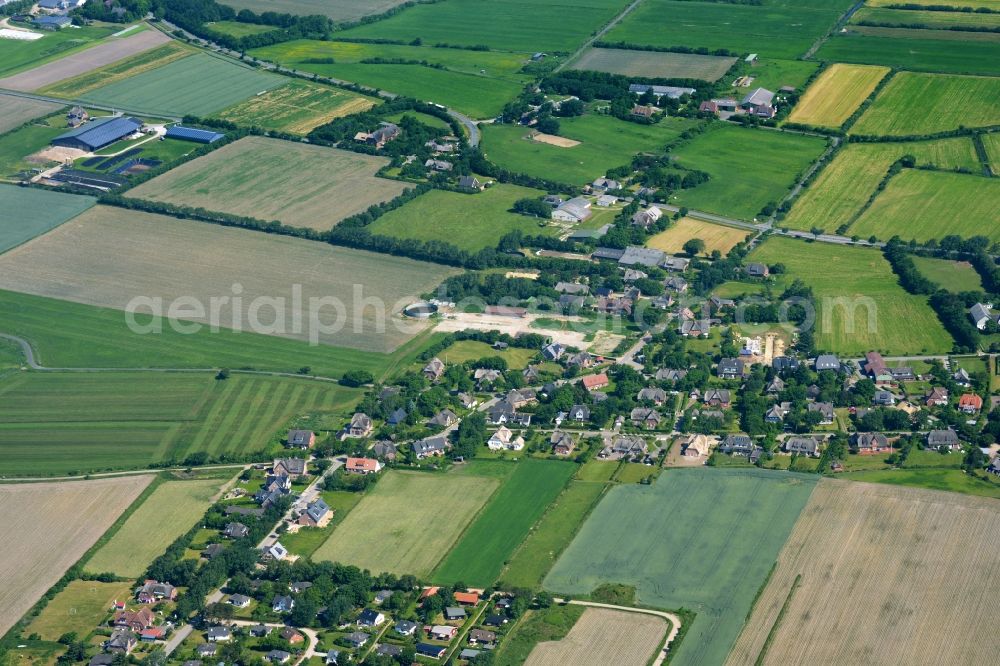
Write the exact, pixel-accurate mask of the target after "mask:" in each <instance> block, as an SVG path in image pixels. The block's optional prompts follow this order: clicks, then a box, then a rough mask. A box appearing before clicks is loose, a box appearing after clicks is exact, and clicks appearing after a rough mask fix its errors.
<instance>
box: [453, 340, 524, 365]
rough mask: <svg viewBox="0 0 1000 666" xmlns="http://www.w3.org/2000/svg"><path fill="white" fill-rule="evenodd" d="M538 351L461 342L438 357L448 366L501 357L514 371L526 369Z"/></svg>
mask: <svg viewBox="0 0 1000 666" xmlns="http://www.w3.org/2000/svg"><path fill="white" fill-rule="evenodd" d="M537 353H538V352H537V350H534V349H524V348H522V347H508V348H507V349H503V350H499V349H494V348H493V347H492V346H491V345H488V344H486V343H485V342H478V341H476V340H459V341H458V342H456V343H455V344H453V345H451V346H450V347H448V348H447V349H445V350H444V351H442V352H441V353H439V354H438V357H439V358H440V359H441V360H442V361H444V362H445V364H446V365H455V364H459V363H465V362H466V361H477V360H479V359H481V358H494V357H500V358H502V359H504V360H505V361H507V366H508V367H509V368H511V369H514V370H522V369H524V368H525V367H526V366H527V365H528V363H529V362H530V361H531V359H533V358H535V356H536V355H537Z"/></svg>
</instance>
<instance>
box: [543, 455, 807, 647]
mask: <svg viewBox="0 0 1000 666" xmlns="http://www.w3.org/2000/svg"><path fill="white" fill-rule="evenodd" d="M814 485H815V477H811V476H807V475H798V474H788V473H772V472H767V471H763V470H723V469H714V470H713V469H702V468H695V469H678V470H670V471H667V472H665V473H663V474H661V475H660V477H659V479H658V480H657V481H656V482H655V483H653V485H651V486H641V485H638V484H635V485H621V486H617V487H615V488H613V489H612V490H611V491H610V492H609V493H608V494H607V496H606V497H605V498H604V500H602V501H601V503H600V504H599V505H598V506H597V508H596V509H594V512H593V513H592V514H591V515H590V518H589V519H588V520H587V522H586V523H585V524H584V525H583V528H582V529H581V530H580V532H579V533H578V534H577V536H576V538H575V539H574V540H573V543H571V544H570V546H569V548H567V549H566V551H565V552H564V553H563V555H562V557H560V558H559V560H558V561H557V562H556V565H555V567H553V569H552V571H550V572H549V575H548V576H546V578H545V587H546V589H549V590H551V591H553V592H557V593H558V592H561V593H571V594H574V595H583V594H589V593H590V592H592V591H593V590H594V589H595V588H596V587H598V586H599V585H601V584H604V583H620V584H625V585H633V586H635V588H636V591H637V600H638V602H639V603H641V604H643V605H647V606H655V607H658V608H665V609H671V608H680V607H684V608H691V609H693V610H695V611H696V612H697V613H698V615H697V617H696V618H695V621H694V624H693V625H691V628H690V629H689V631H688V633H687V635H686V636H685V638H684V641H683V642H682V643H681V646H680V648H679V649H678V651H677V653H676V655H674V656H673V658H672V663H674V664H682V665H687V664H710V663H721V662H722V661H723V660H724V659H725V655H726V654H727V653H728V652H729V648H730V646H731V645H732V643H733V641H735V640H736V637H737V636H738V635H739V632H740V628H741V627H742V626H743V621H744V619H745V618H746V615H747V613H748V612H749V611H750V608H751V605H752V604H753V600H754V595H755V594H756V593H757V590H758V588H759V587H760V585H761V584H762V583H763V582H764V580H765V579H766V578H767V574H768V571H769V569H770V568H771V565H772V564H773V562H774V560H775V558H776V557H777V555H778V552H779V551H780V550H781V547H782V545H784V543H785V539H786V538H787V537H788V534H789V532H791V530H792V527H793V526H794V524H795V521H796V519H797V518H798V516H799V512H800V511H801V510H802V507H804V506H805V504H806V502H807V501H808V499H809V495H810V493H811V492H812V490H813V486H814ZM720 497H724V498H725V501H719V498H720ZM664 507H669V510H667V509H665V508H664Z"/></svg>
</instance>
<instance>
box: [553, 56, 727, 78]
mask: <svg viewBox="0 0 1000 666" xmlns="http://www.w3.org/2000/svg"><path fill="white" fill-rule="evenodd" d="M735 62H736V58H727V57H723V56H711V55H700V54H697V53H668V52H664V51H629V50H626V49H605V48H590V49H587V50H586V51H584V52H583V53H582V54H580V57H579V58H577V59H576V60H574V61H573V63H572V68H573V69H582V70H590V71H594V72H609V73H611V74H621V75H623V76H642V77H646V78H651V79H656V78H659V79H701V80H702V81H718V80H719V79H720V78H722V75H723V74H725V73H726V72H727V71H728V70H729V68H730V67H732V66H733V63H735Z"/></svg>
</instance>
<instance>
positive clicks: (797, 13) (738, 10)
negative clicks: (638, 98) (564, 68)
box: [604, 0, 851, 59]
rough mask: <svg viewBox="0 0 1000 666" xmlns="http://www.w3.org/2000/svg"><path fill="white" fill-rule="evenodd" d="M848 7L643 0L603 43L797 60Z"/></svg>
mask: <svg viewBox="0 0 1000 666" xmlns="http://www.w3.org/2000/svg"><path fill="white" fill-rule="evenodd" d="M850 6H851V3H850V2H849V1H847V0H799V1H796V0H764V2H763V5H762V6H761V5H754V4H749V3H747V4H736V3H732V4H731V3H723V2H719V3H714V2H687V1H684V2H678V1H674V0H645V2H643V3H642V4H640V5H639V7H638V8H637V9H636V10H635V11H633V12H632V13H631V14H629V15H628V16H626V17H625V18H624V19H623V20H622V22H621V23H619V24H618V25H617V26H615V27H614V28H613V29H612V30H611V31H610V32H609V33H608V34H607V35H605V36H604V39H605V40H606V41H609V42H619V41H623V42H627V43H630V44H642V45H648V46H689V47H692V48H698V47H705V48H708V49H709V50H714V49H728V50H730V51H732V52H735V53H760V54H761V55H763V56H767V57H772V58H790V59H795V58H797V57H799V56H801V55H803V54H804V53H805V52H806V51H807V50H808V49H809V47H810V46H811V45H812V43H813V42H814V41H816V40H817V39H818V38H820V37H822V36H823V35H824V34H825V33H826V32H827V31H828V30H830V29H831V28H832V27H833V25H834V23H836V21H837V18H838V17H839V16H840V15H841V14H843V13H844V12H845V11H846V10H847V9H848V7H850ZM666 17H669V20H665V19H666Z"/></svg>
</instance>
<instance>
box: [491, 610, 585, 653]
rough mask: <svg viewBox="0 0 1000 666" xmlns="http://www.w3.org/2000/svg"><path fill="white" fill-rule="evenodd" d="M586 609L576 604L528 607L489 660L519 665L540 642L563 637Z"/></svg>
mask: <svg viewBox="0 0 1000 666" xmlns="http://www.w3.org/2000/svg"><path fill="white" fill-rule="evenodd" d="M585 610H586V607H585V606H578V605H575V604H574V605H569V604H566V605H553V606H549V607H548V608H544V609H537V610H529V611H528V612H526V613H525V615H524V617H523V619H521V620H520V621H519V622H518V623H517V624H515V625H514V628H513V629H511V630H510V633H509V634H508V635H507V636H506V637H505V638H504V641H503V642H502V643H501V644H500V647H499V648H497V650H496V652H495V653H494V657H495V658H494V660H493V662H492V663H494V664H496V666H521V664H524V663H525V662H526V660H527V659H528V656H529V655H530V654H531V651H532V650H533V649H534V647H535V646H536V645H538V644H539V643H541V642H544V641H558V640H560V639H561V638H564V637H565V636H566V634H568V633H569V632H570V630H571V629H572V628H573V625H574V624H576V621H577V620H579V619H580V616H581V615H583V612H584V611H585Z"/></svg>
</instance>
